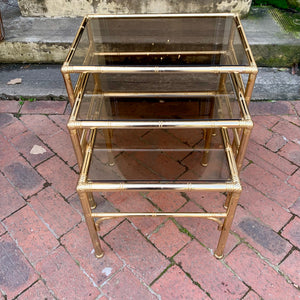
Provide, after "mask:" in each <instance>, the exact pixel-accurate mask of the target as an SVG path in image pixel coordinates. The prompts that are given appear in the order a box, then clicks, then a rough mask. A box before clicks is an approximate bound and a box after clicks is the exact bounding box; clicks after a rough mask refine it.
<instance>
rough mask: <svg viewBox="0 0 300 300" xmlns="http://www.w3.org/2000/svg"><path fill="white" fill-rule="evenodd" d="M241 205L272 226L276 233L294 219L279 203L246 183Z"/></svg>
mask: <svg viewBox="0 0 300 300" xmlns="http://www.w3.org/2000/svg"><path fill="white" fill-rule="evenodd" d="M239 203H240V204H241V205H242V206H243V208H245V209H246V210H247V211H249V212H250V213H251V214H252V215H253V216H255V217H256V218H257V219H259V220H261V221H262V222H263V223H265V224H266V225H268V226H270V227H271V228H272V229H273V230H274V231H276V232H278V231H279V230H280V229H281V228H282V227H283V226H284V225H285V224H286V223H287V222H288V221H289V219H290V218H291V217H292V215H291V214H290V213H288V212H287V211H286V210H285V209H283V208H282V207H281V206H280V205H279V204H278V203H277V202H275V201H272V200H271V199H269V198H267V197H265V196H264V195H263V194H262V193H261V192H259V191H257V190H256V189H254V188H253V187H252V186H250V185H248V184H246V183H245V184H243V191H242V194H241V197H240V202H239ZM262 207H263V209H262Z"/></svg>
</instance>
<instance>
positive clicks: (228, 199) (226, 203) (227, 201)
mask: <svg viewBox="0 0 300 300" xmlns="http://www.w3.org/2000/svg"><path fill="white" fill-rule="evenodd" d="M231 194H232V193H230V192H228V193H227V196H226V200H225V203H224V208H225V209H227V208H228V206H229V201H230V198H231Z"/></svg>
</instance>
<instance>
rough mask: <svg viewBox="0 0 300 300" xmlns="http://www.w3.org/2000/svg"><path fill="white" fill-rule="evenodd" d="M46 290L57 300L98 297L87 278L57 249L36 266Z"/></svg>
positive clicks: (62, 250)
mask: <svg viewBox="0 0 300 300" xmlns="http://www.w3.org/2000/svg"><path fill="white" fill-rule="evenodd" d="M36 269H37V271H38V272H39V273H40V274H41V276H42V278H43V279H44V280H45V282H46V284H47V286H48V288H49V289H50V290H52V291H53V292H54V294H55V295H56V297H57V298H58V299H64V298H65V297H66V295H67V297H68V298H69V299H95V298H96V297H97V296H98V295H100V292H99V290H98V289H97V288H96V287H94V286H93V284H92V282H91V281H90V280H89V278H88V277H87V276H86V275H85V274H84V273H83V272H82V271H81V269H80V267H79V266H78V265H77V264H76V263H75V262H74V261H73V260H72V258H71V256H70V255H69V254H68V253H67V252H66V251H65V250H64V249H63V247H59V248H57V249H56V250H55V251H54V252H52V253H51V254H50V255H49V256H47V257H46V258H44V259H43V260H42V261H40V262H39V263H38V264H37V265H36Z"/></svg>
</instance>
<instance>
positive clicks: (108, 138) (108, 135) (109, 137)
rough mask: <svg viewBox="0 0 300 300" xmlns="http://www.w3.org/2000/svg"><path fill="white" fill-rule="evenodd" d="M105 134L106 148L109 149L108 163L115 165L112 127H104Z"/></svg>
mask: <svg viewBox="0 0 300 300" xmlns="http://www.w3.org/2000/svg"><path fill="white" fill-rule="evenodd" d="M103 134H104V139H105V144H106V148H107V149H108V151H107V156H108V164H109V165H110V166H113V165H114V164H115V162H114V156H113V154H112V143H111V140H112V129H103Z"/></svg>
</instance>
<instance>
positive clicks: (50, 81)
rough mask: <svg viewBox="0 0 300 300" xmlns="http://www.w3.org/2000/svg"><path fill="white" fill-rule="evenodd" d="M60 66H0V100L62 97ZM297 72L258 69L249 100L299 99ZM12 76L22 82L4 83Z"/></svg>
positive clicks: (63, 95) (65, 94) (299, 79)
mask: <svg viewBox="0 0 300 300" xmlns="http://www.w3.org/2000/svg"><path fill="white" fill-rule="evenodd" d="M60 67H61V65H45V64H43V65H32V64H27V65H24V64H2V65H0V99H19V98H20V96H21V97H24V98H37V99H66V97H67V93H66V90H65V86H64V81H63V78H62V75H61V73H60ZM299 75H300V74H295V75H292V74H291V72H290V71H289V69H278V68H259V73H258V76H257V79H256V84H255V87H254V92H253V97H252V99H253V100H299V99H300V85H299V82H300V76H299ZM15 78H21V79H22V82H21V83H20V84H16V85H8V84H7V83H8V82H9V81H10V80H12V79H15Z"/></svg>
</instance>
